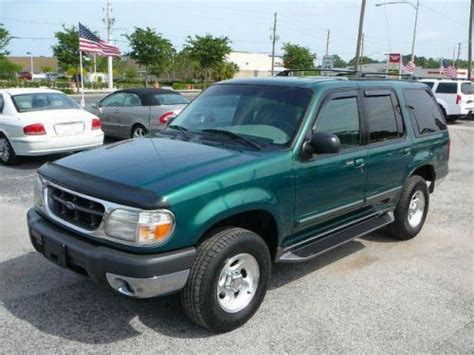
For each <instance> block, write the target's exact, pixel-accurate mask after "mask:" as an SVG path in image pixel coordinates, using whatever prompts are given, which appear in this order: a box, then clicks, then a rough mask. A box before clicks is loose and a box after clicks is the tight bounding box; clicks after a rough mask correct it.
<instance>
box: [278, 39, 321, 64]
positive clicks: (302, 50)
mask: <svg viewBox="0 0 474 355" xmlns="http://www.w3.org/2000/svg"><path fill="white" fill-rule="evenodd" d="M282 49H283V65H284V66H285V68H289V69H311V68H314V60H315V59H316V54H313V53H311V51H310V50H309V48H306V47H303V46H300V45H298V44H294V43H289V42H287V43H284V44H283V47H282Z"/></svg>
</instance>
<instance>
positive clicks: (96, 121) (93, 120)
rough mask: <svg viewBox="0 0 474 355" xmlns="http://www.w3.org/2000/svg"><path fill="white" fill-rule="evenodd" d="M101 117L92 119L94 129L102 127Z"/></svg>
mask: <svg viewBox="0 0 474 355" xmlns="http://www.w3.org/2000/svg"><path fill="white" fill-rule="evenodd" d="M100 125H101V123H100V119H98V118H93V119H92V129H100Z"/></svg>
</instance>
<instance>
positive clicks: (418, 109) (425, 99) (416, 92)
mask: <svg viewBox="0 0 474 355" xmlns="http://www.w3.org/2000/svg"><path fill="white" fill-rule="evenodd" d="M404 94H405V100H406V102H407V104H408V110H409V111H410V117H411V120H412V122H413V123H414V124H415V125H416V127H415V130H417V131H418V134H419V135H423V134H428V133H432V132H438V131H440V130H445V129H446V123H445V122H444V118H443V114H442V113H441V110H440V109H439V106H438V103H437V102H436V101H435V99H434V98H433V97H432V96H431V95H430V93H429V92H428V91H427V90H423V89H407V90H404Z"/></svg>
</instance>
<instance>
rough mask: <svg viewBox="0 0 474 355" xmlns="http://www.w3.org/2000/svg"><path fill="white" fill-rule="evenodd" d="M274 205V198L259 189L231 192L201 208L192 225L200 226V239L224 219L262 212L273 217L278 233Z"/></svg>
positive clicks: (277, 217)
mask: <svg viewBox="0 0 474 355" xmlns="http://www.w3.org/2000/svg"><path fill="white" fill-rule="evenodd" d="M275 203H276V199H275V197H274V196H273V195H272V194H271V193H270V192H268V191H266V190H264V189H261V188H257V187H252V188H247V189H244V190H237V191H232V192H229V193H227V194H225V195H222V196H218V197H217V198H216V199H214V200H212V201H209V202H208V203H207V204H206V205H205V206H203V208H202V209H201V210H200V211H199V212H198V213H197V214H196V216H195V218H194V220H193V224H194V225H196V226H200V228H199V232H198V236H199V238H200V237H201V236H202V235H203V234H204V233H205V232H206V231H207V230H208V229H209V228H211V227H212V226H213V225H214V224H216V223H217V222H219V221H222V220H223V219H225V218H228V217H231V216H234V215H236V214H239V213H242V212H248V211H252V210H264V211H266V212H268V213H270V214H271V215H272V216H273V218H274V219H275V221H276V223H277V227H278V230H279V231H280V230H281V228H280V226H279V220H280V218H279V216H278V211H277V210H276V208H275V207H274V206H275Z"/></svg>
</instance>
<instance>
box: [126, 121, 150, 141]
mask: <svg viewBox="0 0 474 355" xmlns="http://www.w3.org/2000/svg"><path fill="white" fill-rule="evenodd" d="M137 132H143V134H141V135H136V133H137ZM147 133H148V130H147V129H146V128H145V127H144V126H143V125H141V124H136V125H134V126H133V128H132V132H131V133H130V137H131V138H137V137H142V136H144V135H145V134H147Z"/></svg>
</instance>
